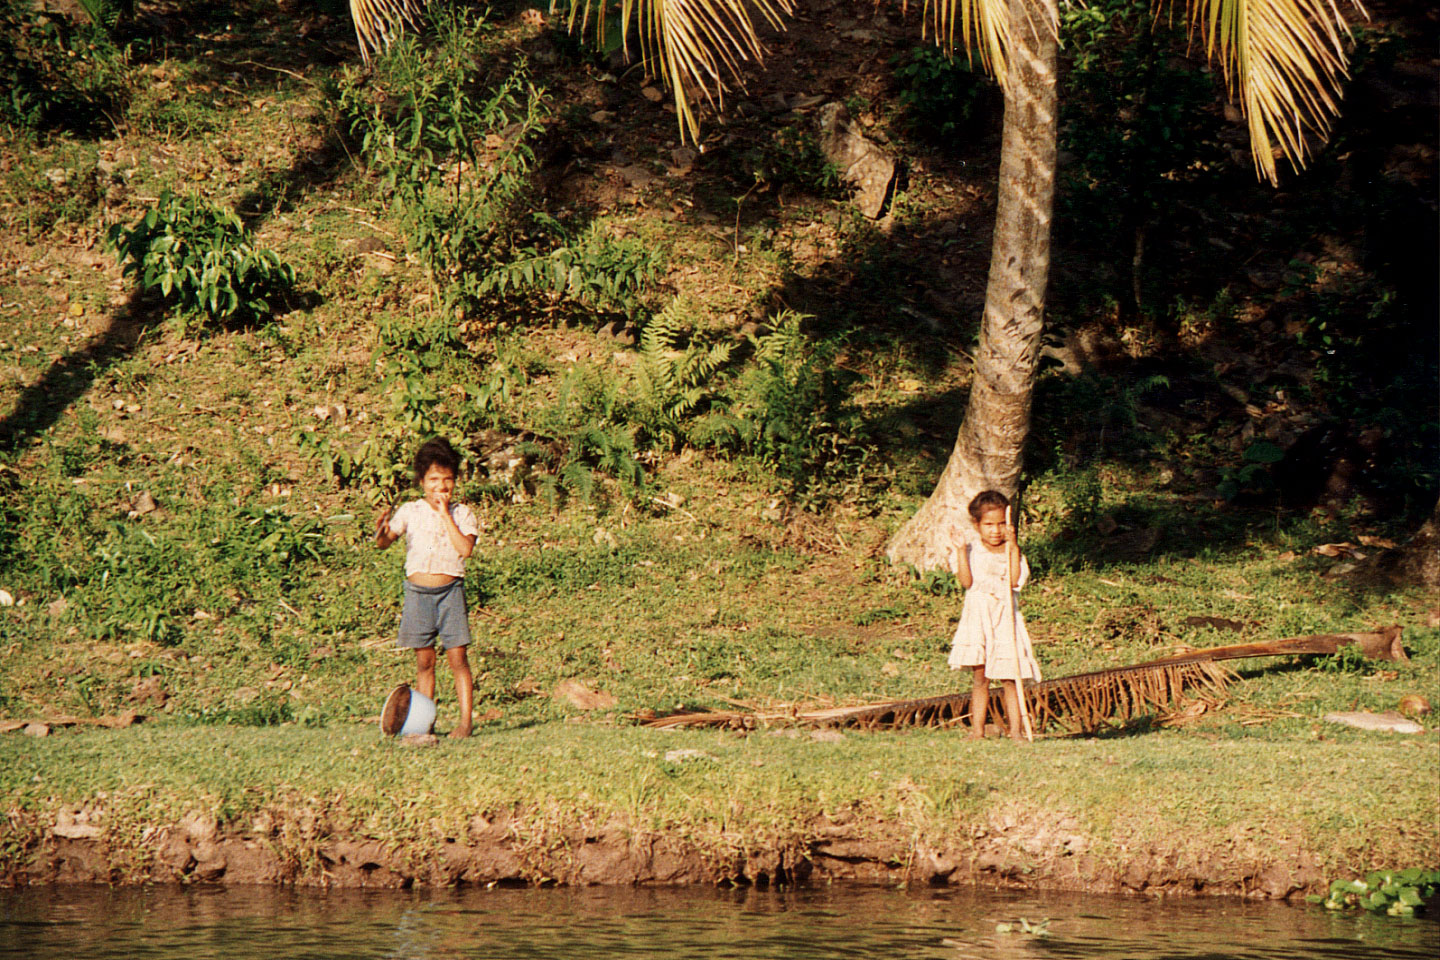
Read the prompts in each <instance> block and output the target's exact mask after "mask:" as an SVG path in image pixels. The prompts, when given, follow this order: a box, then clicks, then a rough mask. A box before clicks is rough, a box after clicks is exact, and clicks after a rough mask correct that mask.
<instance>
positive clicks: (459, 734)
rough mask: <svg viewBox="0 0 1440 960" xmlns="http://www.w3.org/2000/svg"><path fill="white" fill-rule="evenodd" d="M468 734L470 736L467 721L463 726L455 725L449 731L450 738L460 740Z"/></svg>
mask: <svg viewBox="0 0 1440 960" xmlns="http://www.w3.org/2000/svg"><path fill="white" fill-rule="evenodd" d="M468 736H470V724H468V723H467V724H465V726H463V727H456V728H455V729H454V730H451V731H450V739H451V740H461V739H463V738H465V737H468Z"/></svg>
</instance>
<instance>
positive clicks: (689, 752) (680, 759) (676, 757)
mask: <svg viewBox="0 0 1440 960" xmlns="http://www.w3.org/2000/svg"><path fill="white" fill-rule="evenodd" d="M714 759H716V757H715V755H714V754H712V753H706V752H705V751H704V750H695V749H692V748H689V747H687V748H685V749H683V750H666V751H665V762H666V763H684V762H685V761H686V760H714Z"/></svg>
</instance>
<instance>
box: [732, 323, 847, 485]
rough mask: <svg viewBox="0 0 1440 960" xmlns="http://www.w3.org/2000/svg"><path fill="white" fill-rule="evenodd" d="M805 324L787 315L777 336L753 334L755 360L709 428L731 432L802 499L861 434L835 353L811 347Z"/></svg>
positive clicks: (828, 348) (826, 347) (777, 326)
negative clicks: (849, 407)
mask: <svg viewBox="0 0 1440 960" xmlns="http://www.w3.org/2000/svg"><path fill="white" fill-rule="evenodd" d="M806 319H808V318H807V317H805V316H804V315H802V314H798V313H795V312H794V311H791V310H786V311H783V312H782V313H780V314H778V315H777V316H776V317H775V318H774V327H773V330H772V332H770V333H769V334H766V335H765V336H762V337H755V336H751V338H750V340H751V343H752V344H753V345H754V348H755V356H754V361H753V363H752V364H751V365H750V366H749V367H747V369H746V370H745V372H744V373H743V374H742V375H741V377H740V379H739V382H738V383H737V385H736V389H735V399H734V403H733V404H732V405H731V407H730V409H729V410H728V412H727V413H726V414H725V415H724V416H723V418H721V419H719V420H718V421H717V422H716V423H714V424H712V425H710V426H709V427H708V429H709V430H710V431H712V433H714V434H716V435H717V436H723V435H724V434H725V433H727V432H728V433H729V436H730V441H731V443H733V444H734V445H735V446H738V447H739V448H740V449H742V450H744V451H745V452H746V453H749V454H750V455H751V456H754V457H757V458H758V459H760V460H761V461H762V462H763V463H765V464H767V465H768V466H770V467H771V468H772V469H774V470H775V472H776V474H778V475H779V477H780V478H781V480H783V481H784V482H785V483H786V484H787V485H788V486H789V488H790V490H791V492H792V493H803V492H804V491H806V490H807V489H808V488H810V487H811V486H813V485H814V484H815V482H816V481H817V480H819V479H820V478H821V477H822V476H823V475H824V474H825V473H826V472H827V471H829V470H831V469H833V468H834V467H835V466H836V465H837V464H839V463H840V462H841V461H843V460H845V459H846V458H847V456H848V453H849V450H850V448H851V447H852V446H853V445H854V444H853V441H854V439H855V437H854V434H855V429H856V427H855V423H854V415H853V413H852V412H850V411H849V410H847V409H846V406H845V391H844V384H843V379H844V374H843V373H842V371H840V370H839V369H838V368H836V366H835V363H834V360H835V353H836V349H835V347H834V345H833V344H829V343H824V342H822V343H814V342H812V341H811V339H810V338H809V337H807V336H806V335H805V333H804V331H803V330H802V329H801V325H802V323H803V322H804V321H805V320H806Z"/></svg>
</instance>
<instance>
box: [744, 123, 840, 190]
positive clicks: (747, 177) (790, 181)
mask: <svg viewBox="0 0 1440 960" xmlns="http://www.w3.org/2000/svg"><path fill="white" fill-rule="evenodd" d="M734 162H735V163H737V164H738V166H739V169H738V170H737V171H736V173H737V174H738V175H739V177H740V179H741V180H743V181H745V182H747V183H750V182H753V183H754V184H765V185H767V186H770V187H781V186H785V185H789V186H792V187H798V188H799V189H801V190H803V191H805V192H806V193H811V194H814V195H815V196H817V197H840V196H844V195H845V193H846V191H847V187H846V186H845V182H844V179H843V178H842V177H841V171H840V168H839V167H837V166H835V164H833V163H831V162H830V161H829V160H827V159H826V158H825V154H824V153H822V152H821V150H820V143H819V141H817V140H816V139H815V135H814V134H813V133H811V132H810V131H809V130H805V129H802V128H799V127H780V128H778V129H776V130H774V131H772V132H771V133H770V134H769V135H768V139H766V140H764V141H763V142H761V143H759V144H757V145H755V146H752V147H750V148H749V149H747V150H744V151H742V152H741V153H739V154H738V155H737V156H736V159H735V161H734Z"/></svg>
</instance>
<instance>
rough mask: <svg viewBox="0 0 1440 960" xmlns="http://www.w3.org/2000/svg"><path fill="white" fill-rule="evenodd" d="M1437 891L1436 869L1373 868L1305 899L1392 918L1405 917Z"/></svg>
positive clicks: (1439, 888) (1438, 872) (1439, 879)
mask: <svg viewBox="0 0 1440 960" xmlns="http://www.w3.org/2000/svg"><path fill="white" fill-rule="evenodd" d="M1437 891H1440V870H1424V869H1421V868H1419V867H1411V868H1410V869H1408V870H1376V871H1375V872H1374V873H1371V874H1368V875H1366V877H1365V879H1364V880H1336V881H1335V882H1334V883H1332V884H1330V892H1329V893H1327V894H1326V895H1325V896H1323V897H1321V896H1309V897H1306V898H1305V899H1306V900H1308V901H1310V902H1311V903H1318V904H1320V905H1321V906H1323V907H1324V908H1325V909H1326V910H1345V909H1347V908H1358V909H1360V910H1369V911H1371V912H1372V913H1385V914H1388V915H1390V916H1392V917H1408V916H1412V915H1414V914H1415V913H1416V912H1418V911H1420V910H1421V909H1423V907H1424V904H1425V901H1426V900H1427V899H1429V898H1430V897H1432V896H1434V895H1435V893H1436V892H1437Z"/></svg>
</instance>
